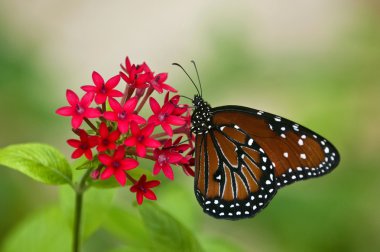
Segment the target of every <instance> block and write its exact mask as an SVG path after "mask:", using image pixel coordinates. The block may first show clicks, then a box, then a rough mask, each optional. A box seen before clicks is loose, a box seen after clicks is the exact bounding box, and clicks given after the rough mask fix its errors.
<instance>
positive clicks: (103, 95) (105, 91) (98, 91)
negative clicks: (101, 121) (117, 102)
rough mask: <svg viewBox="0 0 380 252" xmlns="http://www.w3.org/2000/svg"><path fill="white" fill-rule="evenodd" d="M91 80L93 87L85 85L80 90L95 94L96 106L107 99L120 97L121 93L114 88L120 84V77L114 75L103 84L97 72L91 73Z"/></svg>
mask: <svg viewBox="0 0 380 252" xmlns="http://www.w3.org/2000/svg"><path fill="white" fill-rule="evenodd" d="M92 80H93V82H94V84H95V86H91V85H86V86H82V87H81V88H82V89H83V90H84V91H86V92H93V93H95V102H96V103H97V104H102V103H105V102H106V100H107V97H122V96H123V93H122V92H120V91H118V90H115V89H114V88H115V87H116V86H117V85H118V84H119V82H120V75H116V76H114V77H112V78H111V79H109V80H108V81H107V82H106V83H104V79H103V77H102V76H101V75H100V74H98V73H97V72H95V71H94V72H92Z"/></svg>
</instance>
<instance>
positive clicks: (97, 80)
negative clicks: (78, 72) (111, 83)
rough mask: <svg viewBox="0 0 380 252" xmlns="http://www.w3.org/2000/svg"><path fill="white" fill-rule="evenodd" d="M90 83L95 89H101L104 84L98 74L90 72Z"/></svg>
mask: <svg viewBox="0 0 380 252" xmlns="http://www.w3.org/2000/svg"><path fill="white" fill-rule="evenodd" d="M92 81H93V82H94V84H95V85H96V86H97V87H101V86H102V85H103V84H104V79H103V77H102V76H101V75H100V74H98V73H97V72H96V71H93V72H92Z"/></svg>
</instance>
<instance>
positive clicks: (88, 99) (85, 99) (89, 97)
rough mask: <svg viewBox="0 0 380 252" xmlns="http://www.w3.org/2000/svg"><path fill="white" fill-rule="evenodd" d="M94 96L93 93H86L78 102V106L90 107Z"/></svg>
mask: <svg viewBox="0 0 380 252" xmlns="http://www.w3.org/2000/svg"><path fill="white" fill-rule="evenodd" d="M94 96H95V93H93V92H89V93H86V94H85V95H84V96H83V97H82V99H81V101H80V104H81V105H82V106H83V107H85V108H87V107H88V106H90V104H91V102H92V101H93V100H94Z"/></svg>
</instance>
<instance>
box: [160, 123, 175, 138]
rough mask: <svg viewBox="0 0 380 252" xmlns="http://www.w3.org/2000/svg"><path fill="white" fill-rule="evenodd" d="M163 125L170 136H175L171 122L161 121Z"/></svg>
mask: <svg viewBox="0 0 380 252" xmlns="http://www.w3.org/2000/svg"><path fill="white" fill-rule="evenodd" d="M161 127H162V129H163V130H164V131H165V132H166V134H168V135H169V136H170V137H172V136H173V130H172V128H171V127H170V125H169V124H167V123H164V122H163V123H161Z"/></svg>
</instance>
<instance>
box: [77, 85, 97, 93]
mask: <svg viewBox="0 0 380 252" xmlns="http://www.w3.org/2000/svg"><path fill="white" fill-rule="evenodd" d="M80 88H81V89H82V90H84V91H86V92H96V87H95V86H90V85H85V86H81V87H80Z"/></svg>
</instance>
